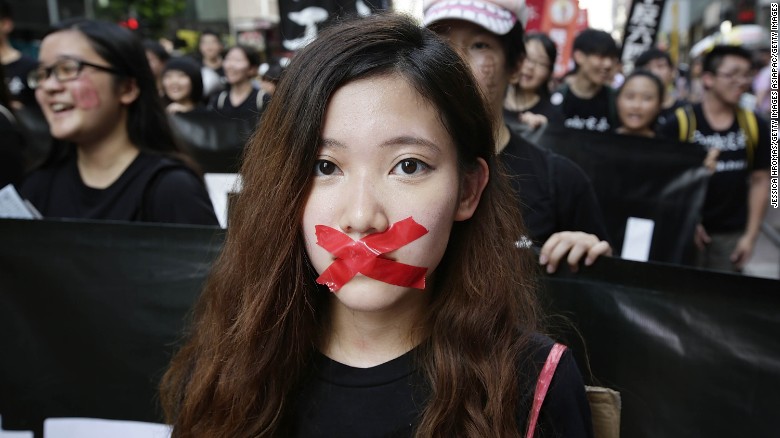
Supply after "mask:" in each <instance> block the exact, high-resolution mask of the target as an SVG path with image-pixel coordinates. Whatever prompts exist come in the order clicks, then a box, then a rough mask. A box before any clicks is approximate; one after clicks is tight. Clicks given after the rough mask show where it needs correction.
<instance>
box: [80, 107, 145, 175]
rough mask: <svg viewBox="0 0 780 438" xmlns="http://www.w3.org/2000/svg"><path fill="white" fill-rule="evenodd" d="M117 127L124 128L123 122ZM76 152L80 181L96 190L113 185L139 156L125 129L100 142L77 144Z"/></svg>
mask: <svg viewBox="0 0 780 438" xmlns="http://www.w3.org/2000/svg"><path fill="white" fill-rule="evenodd" d="M119 126H121V127H122V128H124V126H125V123H124V121H122V122H121V125H119ZM76 151H77V157H78V158H77V161H76V164H77V166H78V169H79V173H80V174H81V179H82V181H83V182H84V184H85V185H87V186H88V187H92V188H96V189H104V188H106V187H108V186H110V185H111V184H113V183H114V182H115V181H116V180H117V179H119V177H120V176H121V175H122V173H123V172H124V171H125V169H127V167H128V166H130V163H132V162H133V160H135V158H136V157H137V156H138V154H139V149H138V148H137V147H136V146H135V145H133V144H132V143H131V142H130V138H129V137H128V135H127V131H126V130H125V129H121V130H117V131H115V132H114V133H112V134H111V135H109V136H107V137H104V138H102V139H101V140H100V141H96V142H93V143H88V142H82V143H79V144H78V145H77V147H76Z"/></svg>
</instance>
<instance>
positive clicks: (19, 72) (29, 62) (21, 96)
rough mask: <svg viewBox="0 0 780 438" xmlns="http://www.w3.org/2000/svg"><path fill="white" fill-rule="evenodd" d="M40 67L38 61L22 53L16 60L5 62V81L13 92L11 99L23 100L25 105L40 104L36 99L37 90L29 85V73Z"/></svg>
mask: <svg viewBox="0 0 780 438" xmlns="http://www.w3.org/2000/svg"><path fill="white" fill-rule="evenodd" d="M36 68H38V61H36V60H35V59H33V58H31V57H29V56H27V55H22V56H21V57H20V58H19V59H17V60H16V61H13V62H10V63H8V64H3V69H4V70H5V83H6V84H7V85H8V91H9V92H10V93H11V99H13V100H17V101H19V102H21V103H22V104H23V105H24V106H29V105H33V106H38V102H37V101H36V100H35V90H33V89H31V88H30V87H29V86H27V75H29V74H30V72H31V71H32V70H35V69H36Z"/></svg>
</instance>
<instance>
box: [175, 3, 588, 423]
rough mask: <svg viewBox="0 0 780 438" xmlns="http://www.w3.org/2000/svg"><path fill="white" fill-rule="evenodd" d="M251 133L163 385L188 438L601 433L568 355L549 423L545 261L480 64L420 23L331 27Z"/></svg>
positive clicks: (388, 19)
mask: <svg viewBox="0 0 780 438" xmlns="http://www.w3.org/2000/svg"><path fill="white" fill-rule="evenodd" d="M261 123H262V125H261V129H259V130H258V131H257V134H256V135H255V136H254V137H253V138H252V140H251V142H250V144H249V146H248V151H247V154H246V157H245V160H244V163H243V167H242V169H241V173H242V175H243V178H244V186H243V190H242V192H241V193H240V194H239V195H238V200H237V201H236V206H235V209H234V211H233V213H234V216H233V218H232V221H231V227H230V228H229V229H228V234H227V238H226V242H225V246H224V249H223V251H222V254H221V255H220V257H219V259H218V261H217V262H216V265H215V266H214V269H213V271H212V273H211V276H210V278H209V279H208V281H207V283H206V286H205V290H204V292H203V294H202V296H201V297H200V299H199V302H198V304H197V306H196V310H195V315H194V325H193V327H192V330H191V331H190V335H189V337H188V339H187V340H186V342H185V344H184V346H183V348H182V349H181V350H180V351H179V352H178V353H177V355H176V356H175V357H174V359H173V361H172V363H171V366H170V368H169V370H168V371H167V373H166V375H165V377H164V379H163V382H162V385H161V393H162V401H163V406H164V407H165V410H166V413H167V418H168V420H169V421H170V423H171V424H172V425H173V436H175V437H193V436H204V437H205V436H208V437H215V436H217V437H227V436H306V437H318V436H322V437H326V436H327V437H330V436H472V437H485V436H517V435H520V434H525V433H526V430H527V427H528V425H529V424H538V426H537V427H536V430H537V432H538V434H537V435H535V436H568V437H578V436H590V418H589V408H588V406H587V403H586V401H585V394H584V388H583V382H582V378H581V376H580V374H579V371H578V370H577V366H576V364H575V363H574V360H573V358H572V356H571V355H570V354H569V353H564V354H563V356H562V358H561V361H560V362H559V364H558V368H557V370H556V371H555V373H554V377H553V378H552V384H551V386H550V389H549V392H548V393H547V395H546V400H547V401H546V402H545V404H544V405H542V407H541V413H540V415H539V417H538V421H537V420H529V417H530V414H529V412H530V411H531V407H532V400H533V399H534V389H535V386H536V382H537V378H538V377H539V375H540V369H541V367H542V364H543V363H544V362H545V358H546V357H547V355H548V353H549V352H550V351H552V350H554V349H553V346H552V341H551V340H550V339H549V338H546V337H543V336H541V335H538V334H537V332H538V328H539V327H538V322H537V318H538V317H537V315H538V310H537V304H536V300H535V295H534V294H535V292H534V286H535V280H534V273H535V271H536V270H538V267H537V266H536V265H535V263H534V260H533V254H532V253H530V252H529V251H528V250H518V249H517V248H516V247H515V244H514V242H515V240H516V237H517V236H518V235H521V234H522V233H523V232H524V229H523V226H522V220H521V218H520V215H519V212H518V209H517V208H516V207H515V206H516V203H515V202H513V198H512V197H513V194H512V189H511V187H510V185H509V183H508V181H507V180H506V178H505V177H504V176H503V175H502V174H501V173H500V172H498V171H496V168H495V164H496V163H495V154H494V152H493V151H494V146H493V134H492V122H491V119H490V117H489V115H488V112H487V110H486V109H485V107H484V104H483V100H482V96H481V94H480V92H479V88H478V87H477V85H476V84H475V83H474V79H473V77H472V76H471V74H470V71H469V69H468V66H467V65H465V64H464V63H463V61H462V60H461V59H460V57H459V56H458V55H457V54H456V53H455V52H454V51H453V50H452V49H450V48H449V47H448V46H447V44H446V43H444V42H443V41H441V40H440V39H439V38H438V37H437V36H436V35H435V34H433V33H432V32H431V31H429V30H426V29H421V28H420V27H419V26H418V25H417V24H416V23H415V22H414V21H413V20H412V19H411V18H409V17H403V16H394V15H386V16H385V15H382V16H374V17H370V18H364V19H359V20H355V21H346V22H342V23H340V24H338V25H335V26H334V27H331V28H329V29H327V30H325V31H324V32H322V33H321V34H320V36H319V38H318V39H317V40H315V41H314V42H312V43H311V44H310V45H309V46H308V47H306V48H305V49H303V50H302V51H301V52H300V53H298V55H297V56H296V57H295V58H294V59H293V61H292V63H291V64H290V66H289V67H288V69H287V71H286V73H285V75H284V77H283V78H282V80H281V82H280V84H279V88H278V89H277V94H276V98H275V99H274V100H272V102H271V104H270V106H269V108H268V110H267V112H266V115H265V116H264V118H263V121H262V122H261Z"/></svg>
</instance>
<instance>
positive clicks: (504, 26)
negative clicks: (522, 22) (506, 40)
mask: <svg viewBox="0 0 780 438" xmlns="http://www.w3.org/2000/svg"><path fill="white" fill-rule="evenodd" d="M447 18H454V19H462V20H466V21H470V22H472V23H475V24H478V25H480V26H482V27H484V28H485V29H487V30H489V31H491V32H493V33H496V34H499V35H505V34H507V33H508V32H509V31H510V30H511V29H512V27H513V26H514V25H515V23H517V17H515V15H514V14H513V13H512V12H510V11H508V10H506V9H504V8H503V7H499V6H497V5H494V4H492V3H489V2H486V1H481V0H444V1H439V2H435V3H434V4H433V5H431V6H430V8H428V10H427V11H426V12H425V17H424V19H423V22H424V24H425V25H426V26H427V25H429V24H431V23H433V22H435V21H438V20H440V19H447Z"/></svg>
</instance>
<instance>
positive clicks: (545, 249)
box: [539, 231, 612, 274]
mask: <svg viewBox="0 0 780 438" xmlns="http://www.w3.org/2000/svg"><path fill="white" fill-rule="evenodd" d="M602 255H606V256H611V255H612V247H611V246H609V243H608V242H607V241H605V240H600V239H599V238H598V237H596V235H594V234H588V233H583V232H582V231H561V232H559V233H555V234H553V235H552V236H550V238H549V239H547V242H544V245H543V246H542V251H541V254H540V255H539V264H540V265H546V266H547V273H549V274H552V273H553V272H555V271H556V270H557V269H558V265H559V264H560V263H561V261H563V260H564V258H565V260H566V263H568V265H569V268H570V269H571V271H572V272H577V269H578V265H579V263H580V260H582V257H583V256H585V266H590V265H592V264H593V262H595V261H596V259H597V258H598V257H599V256H602Z"/></svg>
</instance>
